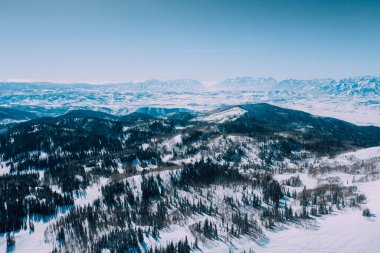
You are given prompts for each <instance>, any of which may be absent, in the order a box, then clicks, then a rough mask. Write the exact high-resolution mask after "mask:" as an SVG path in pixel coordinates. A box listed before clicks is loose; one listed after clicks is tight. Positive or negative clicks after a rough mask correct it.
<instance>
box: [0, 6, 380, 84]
mask: <svg viewBox="0 0 380 253" xmlns="http://www.w3.org/2000/svg"><path fill="white" fill-rule="evenodd" d="M379 59H380V1H378V0H356V1H353V0H335V1H332V0H299V1H296V0H278V1H272V0H247V1H243V0H230V1H225V0H187V1H184V0H150V1H145V0H136V1H129V0H102V1H100V0H88V1H86V0H24V1H21V0H0V80H9V79H30V80H48V81H91V82H107V81H111V82H123V81H133V80H145V79H151V78H157V79H164V80H168V79H177V78H194V79H198V80H201V81H205V82H215V81H219V80H222V79H225V78H228V77H235V76H273V77H275V78H278V79H284V78H314V77H338V78H339V77H343V76H352V75H360V74H371V75H380V61H379Z"/></svg>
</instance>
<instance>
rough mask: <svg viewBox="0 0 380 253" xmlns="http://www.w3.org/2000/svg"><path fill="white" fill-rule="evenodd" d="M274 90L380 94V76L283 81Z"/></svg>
mask: <svg viewBox="0 0 380 253" xmlns="http://www.w3.org/2000/svg"><path fill="white" fill-rule="evenodd" d="M274 90H280V91H291V92H296V93H301V94H302V93H309V94H310V92H311V93H312V94H314V95H317V94H328V95H336V96H368V95H379V94H380V77H374V76H358V77H350V78H344V79H340V80H335V79H331V78H324V79H312V80H297V79H287V80H283V81H281V82H280V83H279V84H278V85H277V86H275V87H274Z"/></svg>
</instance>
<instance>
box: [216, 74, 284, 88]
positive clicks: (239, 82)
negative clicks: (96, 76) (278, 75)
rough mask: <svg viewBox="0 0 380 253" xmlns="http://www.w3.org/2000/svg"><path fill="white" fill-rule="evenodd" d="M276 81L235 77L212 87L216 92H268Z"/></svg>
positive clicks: (268, 78) (263, 78)
mask: <svg viewBox="0 0 380 253" xmlns="http://www.w3.org/2000/svg"><path fill="white" fill-rule="evenodd" d="M276 84H277V81H276V80H275V79H274V78H272V77H259V78H253V77H236V78H229V79H226V80H224V81H222V82H220V83H217V84H215V85H214V86H213V88H214V89H217V90H270V89H273V88H274V87H275V85H276Z"/></svg>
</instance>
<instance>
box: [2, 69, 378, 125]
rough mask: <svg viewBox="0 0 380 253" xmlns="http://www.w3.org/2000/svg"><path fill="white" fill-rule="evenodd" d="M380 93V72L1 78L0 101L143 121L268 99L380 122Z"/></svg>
mask: <svg viewBox="0 0 380 253" xmlns="http://www.w3.org/2000/svg"><path fill="white" fill-rule="evenodd" d="M379 95H380V77H375V76H359V77H350V78H343V79H339V80H337V79H331V78H324V79H311V80H297V79H287V80H282V81H277V80H275V79H274V78H271V77H261V78H253V77H236V78H230V79H226V80H224V81H222V82H219V83H216V84H214V85H205V84H203V83H201V82H199V81H197V80H193V79H180V80H173V81H160V80H147V81H143V82H129V83H114V84H111V83H110V84H101V85H99V84H98V85H95V84H84V83H70V84H62V83H48V82H38V83H33V82H30V83H27V82H24V83H22V82H18V83H15V82H0V106H2V107H5V108H10V109H18V110H21V111H25V112H29V113H33V114H35V115H37V116H39V117H41V116H57V115H62V114H65V113H67V112H69V111H73V110H84V111H80V112H75V111H74V112H71V114H69V115H67V116H68V117H69V116H70V115H71V116H76V114H77V113H79V114H82V113H86V112H85V110H92V111H99V112H104V113H110V114H115V115H119V116H120V115H127V114H131V112H136V113H137V114H135V115H132V116H128V118H131V117H132V118H133V119H137V120H138V119H140V118H141V114H140V113H141V112H142V113H146V112H148V113H149V114H150V115H151V116H157V115H167V114H173V113H174V114H176V113H177V112H176V111H171V110H170V108H172V109H173V108H183V109H181V110H184V109H186V110H192V111H209V110H213V109H216V108H220V107H224V106H230V105H234V104H242V103H257V102H267V103H273V104H276V105H281V106H285V107H288V108H293V109H301V110H305V111H307V112H310V113H316V114H320V115H324V116H332V117H337V118H340V119H344V120H349V121H351V122H354V123H358V124H374V125H380V113H379V112H380V101H379ZM341 105H344V106H341ZM139 108H140V109H139ZM161 108H169V109H165V110H163V109H161ZM136 110H142V111H136ZM17 115H19V114H18V113H16V112H14V113H11V114H9V113H8V114H7V113H5V114H4V113H2V114H0V120H1V121H2V122H0V125H4V124H9V123H14V122H15V121H20V120H26V119H22V118H21V119H20V118H17V119H14V118H12V117H14V116H17ZM145 115H147V114H145ZM352 115H355V117H353V116H352ZM71 116H70V117H71ZM189 116H190V115H189ZM1 117H2V118H1ZM26 117H27V119H30V118H33V117H34V116H31V115H29V116H26Z"/></svg>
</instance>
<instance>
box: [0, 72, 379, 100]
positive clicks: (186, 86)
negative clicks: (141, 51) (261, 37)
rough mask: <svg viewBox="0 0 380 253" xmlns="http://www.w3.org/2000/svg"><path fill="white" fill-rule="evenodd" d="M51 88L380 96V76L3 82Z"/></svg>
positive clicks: (14, 87)
mask: <svg viewBox="0 0 380 253" xmlns="http://www.w3.org/2000/svg"><path fill="white" fill-rule="evenodd" d="M46 87H49V89H54V90H67V89H89V90H99V89H104V88H114V89H123V90H127V91H131V92H196V91H207V90H210V89H211V90H214V91H215V90H216V91H223V90H225V91H231V90H232V91H235V90H236V91H241V90H248V91H252V90H254V91H287V92H298V93H302V92H317V93H325V94H330V95H357V96H361V95H362V96H366V95H379V94H380V77H377V76H357V77H348V78H343V79H332V78H322V79H310V80H299V79H286V80H282V81H277V80H276V79H274V78H272V77H258V78H253V77H236V78H229V79H226V80H224V81H222V82H219V83H216V84H214V85H211V86H207V85H204V84H202V83H201V82H200V81H197V80H193V79H179V80H171V81H161V80H155V79H152V80H147V81H142V82H128V83H117V84H102V85H92V84H84V83H71V84H59V83H49V82H46V83H44V82H38V83H15V82H12V83H11V82H1V83H0V91H2V90H4V91H10V90H20V89H22V90H24V91H26V90H29V91H31V90H33V89H43V88H46Z"/></svg>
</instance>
